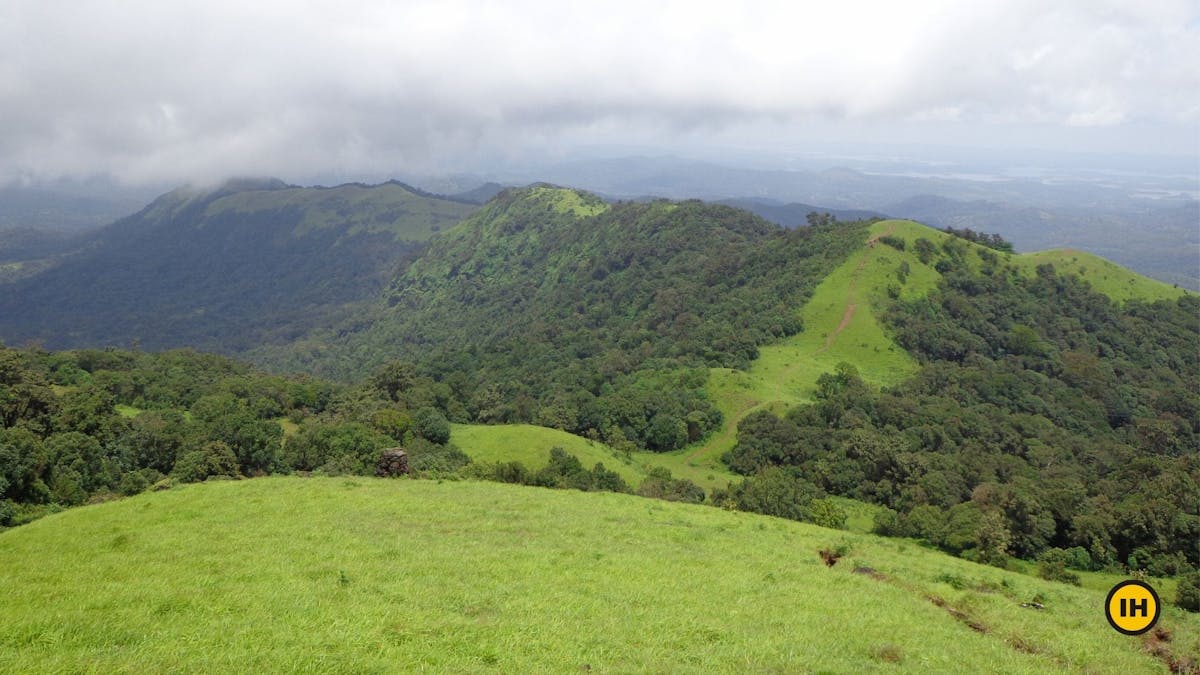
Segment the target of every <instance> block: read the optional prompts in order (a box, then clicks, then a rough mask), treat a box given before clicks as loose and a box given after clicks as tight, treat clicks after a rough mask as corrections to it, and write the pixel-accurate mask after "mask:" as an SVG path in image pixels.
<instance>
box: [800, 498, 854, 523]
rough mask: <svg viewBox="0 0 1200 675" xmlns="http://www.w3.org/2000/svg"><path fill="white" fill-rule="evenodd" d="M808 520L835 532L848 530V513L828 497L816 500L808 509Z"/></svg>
mask: <svg viewBox="0 0 1200 675" xmlns="http://www.w3.org/2000/svg"><path fill="white" fill-rule="evenodd" d="M808 520H809V522H811V523H813V524H814V525H820V526H821V527H828V528H832V529H835V530H844V529H846V511H845V509H843V508H842V507H840V506H838V505H837V504H836V503H834V501H833V500H832V499H830V498H828V497H825V498H824V499H815V500H813V502H812V505H811V506H809V509H808Z"/></svg>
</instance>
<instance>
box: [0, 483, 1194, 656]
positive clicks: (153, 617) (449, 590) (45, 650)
mask: <svg viewBox="0 0 1200 675" xmlns="http://www.w3.org/2000/svg"><path fill="white" fill-rule="evenodd" d="M839 547H840V548H842V549H844V551H845V555H844V557H843V558H842V560H841V562H839V563H838V564H837V565H835V566H833V567H826V566H825V565H824V564H822V562H821V560H820V559H819V556H818V551H819V550H820V549H834V548H839ZM856 565H857V566H859V567H867V566H869V567H870V568H872V571H871V572H867V571H866V570H862V569H860V573H855V572H854V569H855V567H856ZM1103 598H1104V594H1103V592H1102V591H1095V590H1087V589H1081V588H1075V587H1068V586H1063V585H1058V584H1053V583H1049V582H1045V581H1041V580H1036V579H1031V578H1029V577H1025V576H1021V575H1018V574H1012V573H1006V572H1003V571H999V570H996V569H992V568H986V567H981V566H977V565H974V564H972V563H969V562H965V561H962V560H957V559H952V558H949V557H946V556H944V555H941V554H938V553H935V552H931V551H927V550H924V549H921V548H917V547H914V546H912V545H911V544H905V543H904V542H900V541H894V540H885V539H880V538H876V537H872V536H866V535H851V534H846V533H839V532H834V531H830V530H824V529H821V528H817V527H813V526H808V525H804V524H800V523H794V522H790V521H783V520H777V519H772V518H766V517H762V516H756V515H753V514H745V513H735V512H726V511H722V510H718V509H713V508H708V507H697V506H687V505H681V504H671V503H665V502H656V501H648V500H644V499H640V498H636V497H631V496H626V495H617V494H608V493H579V492H571V491H554V490H542V489H534V488H524V487H518V486H508V485H499V484H488V483H445V484H437V483H433V482H426V481H411V480H399V481H388V480H377V479H366V478H357V479H353V480H347V479H336V478H333V479H317V478H309V479H304V478H269V479H256V480H252V481H241V482H222V483H210V484H204V485H193V486H187V487H184V488H179V489H175V490H171V491H168V492H162V493H153V494H145V495H141V496H139V497H135V498H131V499H127V500H124V501H120V502H111V503H106V504H100V505H96V506H90V507H84V508H81V509H75V510H72V511H69V512H65V513H61V514H57V515H53V516H49V517H47V518H44V519H42V520H39V521H37V522H35V523H32V524H30V525H27V526H25V527H21V528H18V529H15V530H11V531H8V532H4V533H2V534H0V670H2V671H5V672H75V671H86V672H152V671H173V672H229V671H238V672H256V671H258V672H261V671H271V672H317V671H319V672H341V671H354V672H413V671H455V672H464V671H467V672H475V671H489V672H547V671H551V672H580V671H584V670H589V671H593V672H632V671H636V672H705V673H709V672H739V673H741V672H829V671H833V672H864V671H878V670H885V669H893V668H898V669H901V670H906V671H916V672H1006V673H1036V672H1061V671H1063V670H1073V671H1089V672H1121V673H1141V672H1147V673H1150V672H1166V667H1165V665H1164V662H1163V661H1161V660H1159V659H1156V658H1155V657H1153V656H1151V655H1150V654H1148V653H1147V652H1146V649H1145V643H1144V641H1143V640H1142V639H1141V638H1136V637H1126V636H1122V635H1120V634H1118V633H1116V632H1115V631H1113V630H1112V629H1111V628H1110V627H1109V626H1108V625H1107V623H1106V622H1105V619H1104V617H1103V615H1102V614H1101V612H1100V607H1101V605H1102V601H1103ZM1035 600H1036V601H1037V602H1039V603H1041V604H1042V605H1044V607H1045V609H1043V610H1040V611H1039V610H1034V609H1028V608H1023V607H1021V603H1022V602H1029V601H1035ZM1161 625H1162V626H1163V627H1165V628H1166V629H1167V630H1169V631H1170V632H1171V635H1172V639H1171V641H1170V642H1169V643H1168V645H1167V646H1168V647H1169V648H1170V649H1171V650H1172V651H1173V652H1174V653H1175V654H1177V655H1180V654H1184V653H1186V651H1187V650H1195V649H1197V647H1198V644H1197V641H1198V639H1200V621H1198V620H1197V618H1196V617H1195V616H1185V615H1183V614H1182V613H1181V612H1178V611H1176V610H1173V609H1169V610H1167V612H1166V615H1165V617H1164V618H1163V619H1162V622H1161Z"/></svg>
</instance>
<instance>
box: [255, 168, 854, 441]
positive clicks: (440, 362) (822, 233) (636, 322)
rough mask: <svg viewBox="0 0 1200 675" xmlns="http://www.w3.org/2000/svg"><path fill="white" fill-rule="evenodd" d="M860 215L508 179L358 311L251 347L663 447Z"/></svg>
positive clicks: (468, 410)
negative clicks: (408, 375) (711, 371)
mask: <svg viewBox="0 0 1200 675" xmlns="http://www.w3.org/2000/svg"><path fill="white" fill-rule="evenodd" d="M864 228H865V225H863V224H837V225H825V226H822V227H814V228H803V229H799V230H786V229H784V228H782V227H779V226H777V225H773V224H771V223H768V222H766V221H764V220H762V219H760V218H757V217H755V216H753V215H752V214H749V213H747V212H745V211H739V210H736V209H731V208H728V207H724V206H715V205H710V204H704V203H701V202H697V201H692V202H682V203H670V202H665V201H659V202H651V203H628V202H624V203H617V204H612V205H609V204H606V203H604V202H603V201H601V200H599V199H598V198H596V197H595V196H593V195H589V194H587V193H581V192H577V191H573V190H567V189H563V188H556V187H553V186H547V185H539V186H532V187H529V188H524V189H520V190H507V191H505V192H503V193H501V194H500V195H499V196H498V197H496V198H495V199H493V200H492V201H491V202H490V203H489V204H488V205H487V206H485V207H484V208H483V209H481V210H480V211H479V212H478V213H476V214H475V215H474V216H472V217H471V218H468V219H467V220H465V221H463V222H462V223H460V224H459V225H457V226H455V227H454V228H452V229H451V230H449V231H447V232H445V233H444V235H443V236H439V237H437V238H436V239H434V240H433V241H432V242H431V245H430V248H429V250H428V251H426V252H425V253H424V254H423V255H422V256H421V258H420V259H419V260H417V261H415V262H414V263H413V265H412V266H410V267H409V268H408V269H406V270H405V271H404V272H403V273H402V274H400V275H397V277H396V278H395V279H394V280H393V281H392V283H391V284H390V285H389V287H388V289H387V290H386V291H385V297H386V304H387V307H386V308H382V309H380V310H379V311H378V312H377V313H376V314H375V315H374V316H372V318H371V320H370V321H365V320H364V321H358V322H353V323H347V324H345V325H342V326H338V327H337V328H336V329H331V330H327V331H315V332H314V333H312V334H311V335H309V336H307V337H306V338H305V339H303V340H300V341H297V342H296V343H295V344H293V345H289V346H286V347H277V348H276V347H272V348H266V349H261V350H256V351H255V352H253V353H252V356H253V357H254V358H256V359H257V360H260V361H261V362H263V363H267V364H271V365H274V366H275V367H279V368H286V369H293V370H303V371H310V372H317V373H322V374H326V375H330V376H334V377H336V378H339V379H353V378H355V377H361V376H362V375H364V374H366V373H370V372H372V371H378V370H379V369H380V368H382V367H384V366H385V365H386V364H388V363H389V362H392V363H395V362H397V361H399V362H407V363H409V364H410V365H411V367H412V369H413V370H414V372H418V373H422V374H427V375H430V376H433V377H435V378H437V379H439V380H441V381H444V382H446V383H447V385H448V386H449V387H450V388H451V390H452V391H451V392H450V397H449V400H447V401H446V402H445V404H444V405H445V409H446V411H447V414H448V416H449V417H451V419H453V420H454V421H460V422H463V421H474V422H483V423H493V424H494V423H506V422H525V423H528V422H534V423H538V424H542V425H544V426H549V427H557V428H561V429H563V430H566V431H571V432H573V433H579V434H589V433H590V434H591V435H593V436H595V437H597V438H600V439H602V440H604V441H605V442H607V443H609V444H610V445H613V446H614V447H616V448H618V449H620V450H625V449H629V448H627V447H625V445H626V444H631V446H632V447H633V448H639V447H640V448H650V449H655V450H665V449H674V448H678V447H681V446H682V445H684V444H685V443H686V442H687V441H688V440H694V439H696V438H699V437H702V436H704V435H706V433H707V432H708V431H709V430H711V429H712V428H714V427H715V425H717V424H719V421H720V420H719V415H718V414H717V412H716V410H715V409H714V408H713V407H712V405H711V404H710V403H709V402H708V401H707V400H706V399H705V397H703V396H701V395H700V394H699V389H700V388H702V387H703V384H704V380H705V378H706V373H707V368H709V367H713V366H717V367H745V366H746V365H748V364H749V363H750V361H751V360H753V359H754V358H755V357H756V356H757V354H758V348H759V346H760V345H764V344H767V343H770V342H773V341H775V340H778V339H779V338H781V337H786V336H788V335H793V334H795V333H797V332H798V331H800V330H801V329H802V325H801V323H800V321H799V320H798V318H797V317H796V315H795V312H794V310H793V308H794V307H796V306H799V305H801V304H803V302H804V300H805V299H806V298H807V296H808V295H809V294H810V293H811V292H812V288H813V287H815V286H816V285H817V283H819V282H820V280H821V279H822V278H823V277H824V276H825V275H826V274H828V272H829V271H830V270H832V269H833V268H834V267H836V266H837V265H838V264H840V263H841V262H842V260H843V259H844V258H845V256H846V255H848V254H849V252H850V250H851V249H852V247H854V246H856V245H857V239H858V236H859V234H860V233H861V232H862V231H863V230H864ZM589 429H590V430H591V432H589V431H588V430H589Z"/></svg>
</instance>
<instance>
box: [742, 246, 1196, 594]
mask: <svg viewBox="0 0 1200 675" xmlns="http://www.w3.org/2000/svg"><path fill="white" fill-rule="evenodd" d="M914 228H919V226H915V225H904V224H900V225H898V226H897V227H896V228H895V229H896V231H895V232H893V233H891V234H890V235H889V236H891V237H892V238H893V239H892V240H891V242H890V243H886V242H881V243H884V245H887V246H888V248H890V249H892V250H896V251H901V250H903V251H906V252H911V253H913V254H915V255H916V256H918V260H917V261H913V264H910V265H909V273H908V275H907V276H908V278H909V279H913V278H914V277H915V275H914V274H913V273H912V270H917V269H920V268H918V265H922V266H927V267H931V268H932V269H935V270H937V272H938V273H939V277H940V280H939V281H938V285H937V287H936V290H933V291H932V292H930V291H929V290H928V289H927V288H925V287H924V284H923V285H922V287H921V288H920V289H919V292H909V293H907V294H906V293H905V291H904V290H903V288H897V290H896V291H895V292H892V293H890V295H892V296H893V297H894V302H893V303H892V306H891V307H890V308H888V309H887V310H886V311H884V312H881V313H880V316H881V317H882V319H883V322H884V323H885V324H886V325H888V326H889V329H890V331H891V333H892V334H893V335H894V336H895V339H896V341H897V343H898V344H900V345H902V346H903V347H904V348H905V349H906V350H908V352H910V353H912V354H914V355H915V356H916V357H917V358H918V359H919V360H920V362H921V367H920V370H919V371H918V372H917V373H916V374H915V375H914V376H913V377H912V378H910V379H907V380H905V381H904V382H902V383H900V384H897V385H895V386H893V387H890V388H887V389H884V390H882V391H881V390H878V389H876V388H875V387H873V386H871V384H872V383H870V382H868V381H866V378H865V377H863V376H862V373H861V371H859V370H858V369H857V368H855V367H854V366H851V365H849V364H846V365H844V366H841V367H839V368H838V369H836V370H835V372H834V373H830V374H826V375H823V376H821V378H819V379H818V382H817V384H818V392H817V394H816V399H817V400H816V402H815V403H813V404H811V405H805V406H800V407H796V408H792V409H790V410H788V411H787V414H786V416H785V417H784V418H783V419H780V418H779V417H777V416H775V415H772V414H771V413H770V412H767V411H758V412H754V413H752V414H751V415H748V416H747V417H745V418H744V419H743V420H742V422H741V425H740V427H739V434H738V445H737V446H736V447H735V448H734V450H733V451H732V452H731V453H730V455H729V461H730V464H731V466H732V467H733V468H734V469H735V470H737V471H739V472H742V473H745V474H748V475H750V474H755V473H756V472H759V471H761V470H763V469H764V468H767V467H775V466H788V467H795V468H796V469H797V471H795V472H793V473H792V474H790V476H791V480H792V483H791V484H790V486H788V487H787V489H789V490H792V491H794V492H795V491H799V492H798V494H809V493H811V490H812V489H814V488H816V489H820V490H824V491H827V492H829V493H831V494H836V495H841V496H845V497H852V498H855V499H860V500H865V501H872V502H876V503H879V504H882V505H885V506H888V507H889V508H891V509H894V510H895V511H894V512H890V513H884V514H881V515H880V516H879V518H878V520H877V529H878V531H880V532H884V533H888V534H892V535H900V536H911V537H918V538H921V539H924V540H926V541H928V542H931V543H933V544H935V545H938V546H941V547H942V548H945V549H946V550H949V551H953V552H961V553H963V554H964V555H968V556H971V557H974V558H977V559H980V560H985V561H992V562H997V563H1003V562H1005V561H1006V560H1007V559H1008V558H1007V556H1008V554H1010V553H1012V554H1015V555H1018V556H1021V557H1026V558H1033V557H1035V556H1044V555H1047V554H1050V555H1051V559H1050V560H1049V561H1048V562H1047V563H1046V566H1045V571H1044V573H1045V574H1052V575H1053V574H1059V576H1060V577H1061V578H1069V577H1068V574H1067V573H1066V572H1065V571H1063V570H1061V569H1057V567H1056V565H1058V562H1061V561H1058V560H1057V559H1056V558H1054V556H1055V555H1057V554H1054V553H1053V551H1054V549H1056V548H1057V549H1060V550H1071V551H1076V550H1078V551H1079V552H1081V553H1083V554H1084V555H1086V556H1087V562H1086V565H1084V567H1085V568H1087V569H1101V568H1113V567H1115V568H1117V569H1121V568H1122V566H1127V567H1128V568H1130V569H1144V570H1146V571H1149V572H1150V573H1154V574H1176V573H1180V572H1185V571H1188V570H1190V569H1193V568H1194V567H1195V566H1197V565H1198V564H1200V551H1198V550H1197V549H1196V547H1195V544H1194V542H1196V541H1197V540H1200V514H1198V513H1197V512H1196V504H1197V501H1196V498H1195V496H1196V495H1197V494H1198V493H1200V488H1198V487H1197V480H1196V476H1197V475H1198V474H1197V472H1198V471H1200V465H1197V463H1196V457H1197V456H1196V454H1195V452H1194V449H1195V448H1196V447H1198V444H1200V394H1198V392H1200V380H1197V377H1200V362H1198V361H1197V355H1196V352H1195V345H1196V344H1197V343H1198V342H1200V325H1197V321H1196V316H1197V315H1198V314H1200V300H1198V299H1197V298H1196V297H1195V296H1194V295H1191V294H1182V296H1181V297H1179V298H1177V299H1174V300H1163V301H1159V302H1157V303H1155V304H1145V303H1144V302H1142V301H1139V300H1127V301H1126V302H1125V303H1124V304H1122V305H1117V304H1115V303H1114V302H1113V301H1112V300H1110V298H1109V297H1106V296H1105V295H1102V294H1100V293H1097V292H1095V291H1094V290H1093V289H1092V288H1091V287H1089V285H1088V284H1087V282H1086V280H1084V279H1081V278H1080V277H1078V276H1073V275H1067V276H1060V275H1058V274H1057V273H1056V270H1055V269H1054V268H1053V267H1052V266H1049V265H1041V266H1039V267H1037V268H1035V269H1034V273H1033V274H1032V275H1029V274H1028V273H1027V271H1026V267H1025V266H1024V264H1021V265H1014V264H1009V262H1008V261H1009V260H1010V258H1009V257H1007V256H1005V255H1004V254H1002V253H996V252H994V251H991V250H989V249H987V248H983V247H979V246H975V245H972V244H968V243H967V242H965V241H962V240H960V239H958V238H952V237H950V236H948V235H942V236H940V237H937V238H929V237H927V236H925V235H926V234H927V233H928V231H925V232H922V231H921V230H920V229H916V230H914ZM912 235H918V236H916V237H915V238H913V236H912ZM901 242H903V243H901ZM1016 258H1017V259H1020V256H1017V257H1016ZM1118 373H1119V374H1118ZM750 480H751V481H756V480H761V477H759V478H751V479H750ZM772 481H774V482H775V483H779V480H778V477H777V475H774V474H773V476H772ZM735 487H736V486H735ZM739 489H742V490H745V489H746V488H744V487H742V488H739ZM778 491H779V492H783V491H784V487H780V488H778ZM806 491H808V492H806Z"/></svg>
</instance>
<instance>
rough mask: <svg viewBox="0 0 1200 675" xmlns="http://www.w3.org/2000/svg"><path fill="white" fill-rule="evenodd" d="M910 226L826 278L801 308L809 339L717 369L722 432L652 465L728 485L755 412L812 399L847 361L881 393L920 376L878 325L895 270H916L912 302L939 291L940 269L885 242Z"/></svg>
mask: <svg viewBox="0 0 1200 675" xmlns="http://www.w3.org/2000/svg"><path fill="white" fill-rule="evenodd" d="M908 225H909V223H908V222H907V221H895V220H887V221H881V222H879V223H876V224H874V225H872V226H871V228H870V230H869V234H868V235H867V236H866V237H865V238H864V242H863V247H862V249H861V250H860V251H859V252H857V253H855V254H853V255H851V256H850V258H849V259H847V260H846V262H844V263H843V264H842V265H841V266H839V267H838V268H837V269H835V270H834V271H833V273H832V274H830V275H829V276H828V277H826V278H825V279H824V280H823V281H822V282H821V284H820V285H818V286H817V288H816V290H815V291H814V293H813V296H812V298H811V299H810V300H809V301H808V302H807V303H806V304H805V305H804V307H802V308H798V310H797V311H799V312H800V314H801V317H802V318H803V320H804V331H803V332H801V333H798V334H796V335H794V336H792V337H790V338H788V339H786V340H783V341H781V342H778V343H775V344H770V345H766V346H763V347H760V348H759V357H758V359H756V360H755V361H754V362H753V363H752V364H751V366H750V368H749V369H748V370H746V371H740V370H733V369H729V368H714V369H712V370H711V372H710V375H709V381H708V386H707V389H708V392H709V395H710V396H711V398H712V400H713V401H714V402H715V403H716V405H717V407H718V408H719V409H720V410H721V412H722V414H723V415H724V416H725V425H724V428H723V429H722V430H721V431H720V432H718V433H717V434H715V435H714V436H712V437H711V438H709V439H707V440H706V441H705V442H703V443H701V444H698V445H696V446H693V447H690V448H685V449H684V450H682V451H679V452H675V453H671V454H670V455H667V456H663V457H661V458H658V459H657V460H655V459H654V458H647V461H652V462H653V461H657V462H658V463H661V464H662V465H664V466H667V467H668V468H670V469H672V471H673V472H675V473H677V474H679V475H681V476H686V477H692V476H698V477H701V478H702V479H707V477H708V476H710V475H711V476H714V477H715V481H713V480H704V481H703V482H702V483H701V484H705V483H708V484H712V483H714V482H722V481H727V480H728V479H729V474H728V472H727V471H726V470H725V469H724V467H723V465H722V464H721V463H720V458H721V456H722V455H724V454H725V453H726V452H728V451H729V450H730V449H731V448H732V447H733V445H734V443H736V442H737V423H738V422H740V421H741V420H742V418H744V417H745V416H746V415H748V414H750V413H751V412H753V411H755V410H759V409H761V408H768V409H771V410H775V411H777V412H778V411H781V410H783V409H785V408H787V407H788V406H792V405H795V404H797V403H803V402H807V401H810V400H812V394H813V391H814V389H815V386H816V382H817V378H818V377H820V376H821V374H823V373H828V372H832V371H833V370H834V368H835V367H836V366H837V364H838V363H841V362H843V361H845V362H847V363H852V364H854V365H855V366H856V367H857V368H858V369H859V371H860V373H861V374H862V376H863V378H864V379H866V380H867V381H868V382H871V383H872V384H875V385H877V386H889V385H892V384H896V383H898V382H900V381H901V380H903V379H904V378H906V377H908V376H909V375H911V374H913V373H914V372H916V369H917V363H916V361H915V360H913V358H912V357H911V356H909V355H908V353H907V352H905V351H904V350H903V349H902V348H900V347H899V346H897V345H896V344H895V343H894V342H892V340H891V338H890V337H888V335H887V334H886V332H885V331H884V330H883V327H882V326H881V325H880V323H879V320H878V319H877V318H876V316H877V313H878V311H880V310H881V309H882V308H883V306H884V302H886V300H887V297H886V293H887V288H888V286H890V285H897V280H896V278H895V271H896V270H897V269H898V268H899V267H900V264H901V263H902V262H905V261H908V262H909V266H910V268H911V271H910V273H909V276H908V280H907V283H906V284H905V286H904V289H903V291H902V293H903V296H904V297H916V296H918V295H920V294H923V293H927V292H929V291H930V290H931V289H932V288H933V287H934V286H936V284H937V279H938V274H937V272H936V271H934V270H933V268H932V267H928V266H926V265H921V264H920V263H919V262H918V261H917V260H916V257H915V256H914V255H912V254H911V253H908V252H903V251H897V250H896V249H893V248H891V247H888V246H884V245H882V244H879V243H878V241H877V240H878V238H879V237H880V236H885V235H889V234H893V233H894V232H896V230H897V229H898V228H905V227H907V226H908ZM912 225H916V224H915V223H912ZM917 227H921V228H922V229H929V228H924V227H923V226H919V225H918V226H917ZM930 232H932V230H930Z"/></svg>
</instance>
